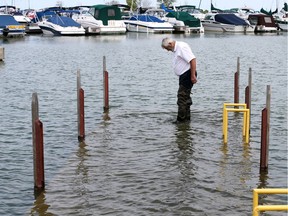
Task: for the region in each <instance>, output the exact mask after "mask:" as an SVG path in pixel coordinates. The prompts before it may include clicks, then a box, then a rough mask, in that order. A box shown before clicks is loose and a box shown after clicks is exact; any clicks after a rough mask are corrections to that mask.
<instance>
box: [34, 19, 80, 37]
mask: <svg viewBox="0 0 288 216" xmlns="http://www.w3.org/2000/svg"><path fill="white" fill-rule="evenodd" d="M38 25H39V27H40V28H41V30H42V32H43V34H44V35H54V36H65V35H67V36H73V35H75V36H78V35H85V29H84V28H83V27H81V28H78V27H64V28H63V27H61V26H57V25H55V24H54V25H53V24H51V23H48V22H40V23H38Z"/></svg>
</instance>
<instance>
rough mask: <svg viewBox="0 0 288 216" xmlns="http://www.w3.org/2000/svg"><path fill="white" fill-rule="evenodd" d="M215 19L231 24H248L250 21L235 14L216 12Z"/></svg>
mask: <svg viewBox="0 0 288 216" xmlns="http://www.w3.org/2000/svg"><path fill="white" fill-rule="evenodd" d="M215 21H217V22H220V23H224V24H231V25H248V23H247V22H246V21H245V20H244V19H242V18H240V17H238V16H236V15H235V14H216V15H215Z"/></svg>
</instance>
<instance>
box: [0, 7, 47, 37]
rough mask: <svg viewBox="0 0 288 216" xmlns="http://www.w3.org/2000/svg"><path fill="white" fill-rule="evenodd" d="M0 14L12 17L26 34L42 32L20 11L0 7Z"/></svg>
mask: <svg viewBox="0 0 288 216" xmlns="http://www.w3.org/2000/svg"><path fill="white" fill-rule="evenodd" d="M0 13H2V14H10V15H12V16H13V17H14V19H15V20H16V21H17V22H18V23H20V24H21V25H24V26H25V32H26V33H42V30H41V29H40V28H39V26H38V25H37V24H35V23H33V22H32V21H31V19H30V18H29V17H27V16H26V15H25V14H23V13H22V11H19V10H17V8H16V7H15V6H12V5H3V6H0Z"/></svg>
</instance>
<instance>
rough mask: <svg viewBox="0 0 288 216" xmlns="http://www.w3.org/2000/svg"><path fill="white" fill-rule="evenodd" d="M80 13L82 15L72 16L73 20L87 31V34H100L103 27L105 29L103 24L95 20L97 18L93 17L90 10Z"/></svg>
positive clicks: (75, 14)
mask: <svg viewBox="0 0 288 216" xmlns="http://www.w3.org/2000/svg"><path fill="white" fill-rule="evenodd" d="M79 12H80V13H78V14H77V13H74V14H73V15H72V19H73V20H75V21H76V22H77V23H79V24H80V25H81V26H82V27H83V28H84V29H85V32H86V34H100V33H101V27H103V22H102V21H101V20H97V19H95V17H93V16H92V14H90V13H89V12H88V10H80V11H79ZM102 33H103V30H102Z"/></svg>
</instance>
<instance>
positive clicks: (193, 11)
mask: <svg viewBox="0 0 288 216" xmlns="http://www.w3.org/2000/svg"><path fill="white" fill-rule="evenodd" d="M175 8H176V10H177V11H181V12H187V13H189V14H190V15H191V16H194V17H195V18H197V19H199V20H201V21H202V20H203V19H204V18H205V14H204V13H202V12H201V9H199V8H196V6H194V5H180V6H176V7H175Z"/></svg>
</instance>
